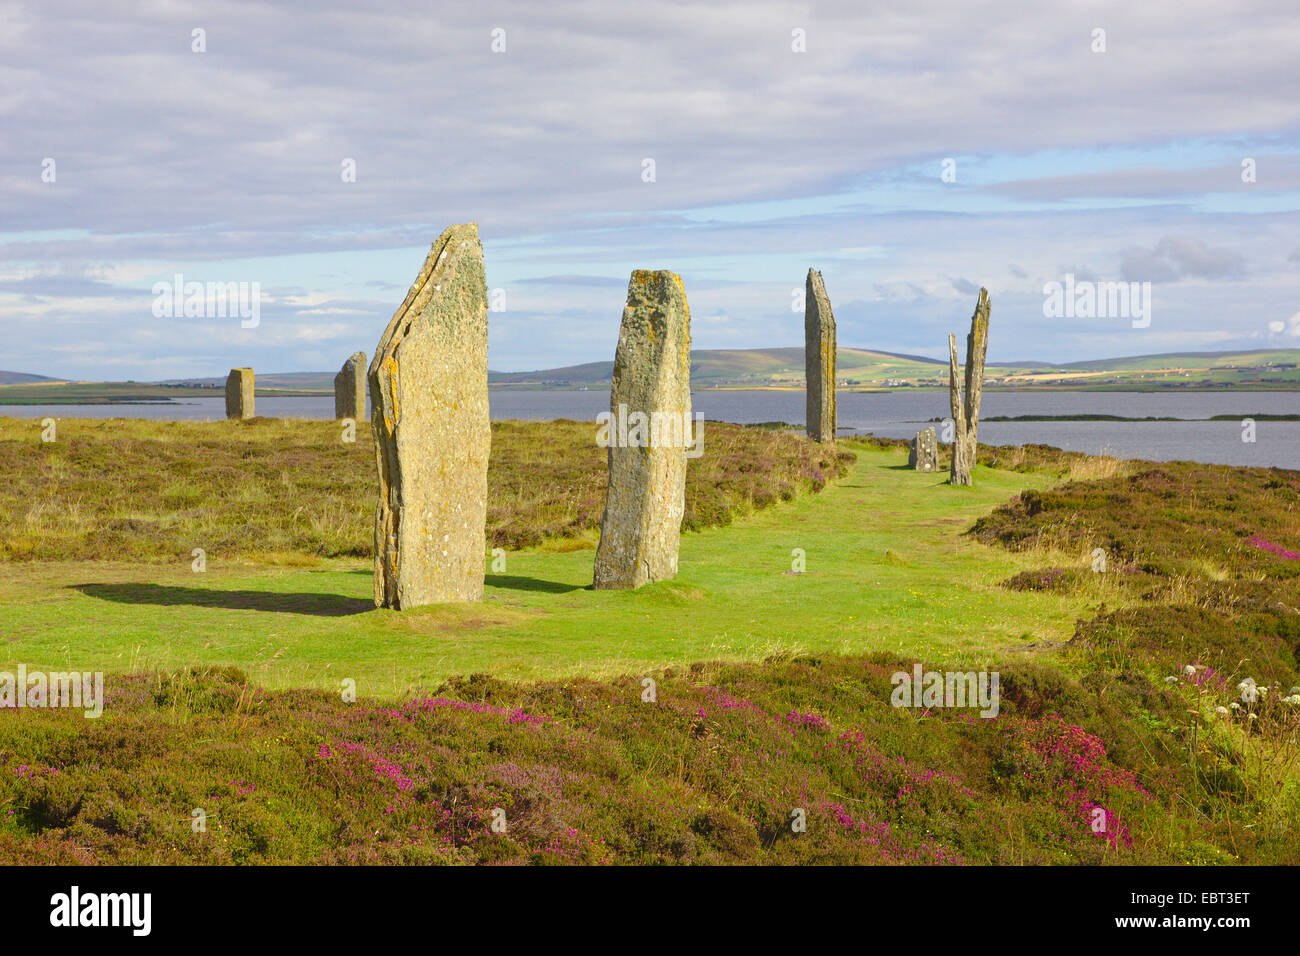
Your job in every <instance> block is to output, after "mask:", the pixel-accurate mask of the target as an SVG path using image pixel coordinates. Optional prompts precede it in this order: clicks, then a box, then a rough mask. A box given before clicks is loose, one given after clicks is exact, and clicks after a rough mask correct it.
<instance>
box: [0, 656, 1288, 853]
mask: <svg viewBox="0 0 1300 956" xmlns="http://www.w3.org/2000/svg"><path fill="white" fill-rule="evenodd" d="M910 663H911V662H910V661H908V660H905V659H903V658H899V657H895V656H893V655H889V654H884V653H876V654H871V655H867V656H839V657H832V658H822V657H808V656H796V657H784V658H772V659H769V660H767V661H765V662H763V663H762V664H740V665H728V664H722V663H712V664H696V665H693V666H691V667H686V668H681V669H671V670H667V671H661V672H656V673H654V674H653V675H647V676H652V677H653V678H654V680H655V682H656V683H655V694H654V698H655V699H654V700H653V701H647V700H646V699H644V698H645V690H644V687H643V683H642V678H641V677H640V676H639V675H638V676H636V677H627V678H622V679H617V680H609V681H590V680H572V681H564V682H536V683H531V684H519V683H510V682H503V681H500V680H496V679H494V678H491V677H488V676H484V675H475V676H472V677H467V678H461V679H457V680H455V681H451V682H448V683H447V684H445V685H442V686H440V687H437V688H432V689H431V690H430V691H429V692H428V693H426V694H422V695H419V696H416V697H412V698H411V699H408V700H404V701H393V702H385V701H376V700H370V699H366V698H361V699H359V700H356V701H355V702H352V703H348V702H346V701H345V700H343V699H342V696H341V695H340V694H337V693H333V694H331V693H326V692H321V691H302V690H299V691H266V690H263V689H260V688H257V687H256V686H254V685H252V684H251V683H249V682H248V681H247V679H246V677H245V676H244V675H243V674H241V673H240V672H238V671H237V670H234V669H230V668H226V669H205V670H195V671H189V672H184V673H178V674H171V675H158V674H134V675H112V676H110V680H109V691H108V693H109V705H108V706H107V707H106V711H105V716H104V717H103V718H101V719H99V720H85V719H83V718H82V717H81V716H80V715H77V714H68V713H60V712H51V711H47V712H42V713H36V712H30V711H28V712H16V711H8V712H0V739H3V741H4V747H3V749H0V768H2V770H0V800H3V802H4V805H5V809H6V812H5V814H4V818H3V820H2V821H0V860H3V862H5V863H15V862H30V861H32V860H38V861H47V862H55V861H77V862H86V863H90V862H95V863H108V862H112V863H182V862H201V863H277V862H294V863H315V864H337V863H346V864H362V863H404V864H425V863H497V864H517V863H537V864H557V863H559V864H564V863H581V864H628V863H635V864H645V863H739V864H745V863H769V864H783V863H809V862H817V863H843V864H862V863H883V864H900V865H963V864H986V863H1002V864H1021V863H1028V864H1040V863H1154V862H1174V863H1177V862H1196V861H1204V860H1206V859H1217V858H1220V857H1222V858H1226V856H1227V853H1228V852H1229V850H1230V851H1231V852H1232V853H1233V854H1235V855H1236V856H1237V858H1238V859H1241V860H1244V861H1261V862H1295V859H1294V850H1293V848H1292V847H1291V846H1290V839H1289V836H1287V835H1286V834H1285V833H1282V832H1280V831H1273V832H1269V831H1267V830H1263V831H1261V830H1260V829H1254V828H1252V827H1251V817H1250V806H1251V804H1250V801H1249V800H1245V801H1239V802H1238V804H1237V811H1238V813H1239V814H1240V817H1239V818H1238V819H1236V820H1234V821H1233V822H1232V824H1231V825H1228V826H1224V825H1221V824H1219V823H1217V822H1215V821H1211V820H1207V819H1206V818H1205V817H1204V816H1203V815H1201V814H1200V813H1198V812H1196V809H1195V808H1194V807H1192V806H1190V805H1189V802H1188V797H1189V787H1190V780H1189V776H1188V772H1187V768H1186V766H1185V762H1184V760H1183V758H1182V754H1181V753H1180V752H1179V751H1178V749H1177V748H1176V747H1160V746H1157V747H1156V748H1155V749H1154V750H1148V749H1147V748H1145V747H1139V746H1120V747H1118V748H1116V747H1114V746H1113V745H1111V746H1108V745H1107V743H1106V742H1105V741H1107V740H1110V739H1118V740H1134V739H1135V738H1140V737H1141V736H1143V733H1144V731H1143V724H1142V718H1139V717H1138V716H1137V714H1138V711H1136V710H1135V707H1136V706H1138V705H1140V706H1141V708H1142V712H1145V713H1148V714H1158V715H1160V716H1161V717H1162V718H1164V719H1166V720H1170V721H1177V720H1178V719H1179V713H1180V710H1181V702H1180V698H1179V696H1178V693H1177V691H1176V689H1171V688H1164V687H1160V688H1146V689H1142V688H1135V687H1131V686H1128V685H1126V684H1125V683H1124V682H1123V681H1122V680H1121V679H1119V678H1117V677H1109V678H1106V679H1105V680H1104V681H1102V682H1101V683H1098V684H1095V685H1094V686H1091V687H1086V686H1084V684H1083V683H1080V682H1076V681H1074V680H1072V679H1069V678H1060V679H1057V680H1055V681H1043V680H1042V675H1041V674H1040V673H1038V670H1039V668H1038V665H1034V664H1022V665H1012V666H1010V667H1008V668H1007V670H1006V672H1005V675H1004V679H1005V680H1006V681H1007V682H1008V683H1009V684H1010V686H1011V687H1012V688H1013V693H1012V694H1011V695H1010V696H1009V699H1008V700H1007V701H1005V702H1004V705H1003V713H1002V715H1001V716H1000V717H999V719H997V720H981V719H978V718H971V717H969V715H962V714H952V713H943V712H935V711H918V712H914V711H908V710H900V709H896V708H893V707H891V706H890V705H889V693H890V689H891V683H890V676H891V675H892V674H893V673H894V672H895V671H898V670H905V669H908V668H909V667H910ZM1062 713H1064V714H1065V716H1062ZM196 809H197V810H201V811H202V812H203V828H202V829H201V830H200V831H197V832H196V829H195V827H194V824H193V821H194V819H195V818H196V815H195V814H194V811H195V810H196ZM796 810H802V811H803V813H804V819H805V821H806V828H805V829H804V830H803V831H802V832H796V831H795V829H793V828H792V826H791V822H792V819H793V816H792V814H794V812H795V811H796ZM1096 810H1101V811H1102V812H1104V813H1105V815H1106V819H1107V826H1106V827H1105V829H1104V830H1102V831H1101V832H1097V831H1096V830H1095V829H1094V826H1093V824H1094V820H1095V814H1094V811H1096ZM494 815H499V816H500V819H501V820H502V821H503V825H502V826H501V827H500V828H499V829H494V828H493V820H494Z"/></svg>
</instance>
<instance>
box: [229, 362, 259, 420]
mask: <svg viewBox="0 0 1300 956" xmlns="http://www.w3.org/2000/svg"><path fill="white" fill-rule="evenodd" d="M253 415H254V406H253V370H252V369H251V368H232V369H231V370H230V374H229V375H228V376H226V417H227V418H240V419H243V418H252V417H253Z"/></svg>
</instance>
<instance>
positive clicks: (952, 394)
mask: <svg viewBox="0 0 1300 956" xmlns="http://www.w3.org/2000/svg"><path fill="white" fill-rule="evenodd" d="M989 309H990V306H989V293H988V290H987V289H980V294H979V299H978V300H976V303H975V314H974V315H972V316H971V320H970V332H969V333H968V334H967V335H966V375H965V382H964V387H963V382H962V381H961V378H960V366H959V365H958V364H957V337H956V336H954V335H949V336H948V405H949V407H950V408H951V409H952V421H953V440H952V463H951V465H950V466H949V468H948V483H949V484H951V485H970V484H971V483H972V479H971V468H972V467H973V466H974V465H975V455H976V451H977V449H978V443H977V435H978V432H979V424H980V401H981V400H982V398H983V395H984V355H985V353H986V352H987V351H988V347H989Z"/></svg>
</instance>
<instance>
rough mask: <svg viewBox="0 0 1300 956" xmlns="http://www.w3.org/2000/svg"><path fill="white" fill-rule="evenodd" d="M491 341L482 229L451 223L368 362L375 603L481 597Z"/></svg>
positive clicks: (398, 606) (411, 604)
mask: <svg viewBox="0 0 1300 956" xmlns="http://www.w3.org/2000/svg"><path fill="white" fill-rule="evenodd" d="M487 344H488V342H487V280H486V277H485V275H484V271H483V247H482V245H481V244H480V243H479V238H478V225H477V224H476V223H469V224H467V225H458V226H451V227H449V228H448V229H447V230H446V231H444V232H443V234H442V235H441V236H439V237H438V239H437V241H436V242H435V243H434V244H433V247H432V248H431V249H430V250H429V255H428V257H427V258H426V259H425V260H424V265H423V266H422V267H421V269H420V274H419V276H418V277H416V280H415V282H414V284H412V286H411V290H410V292H408V293H407V294H406V301H404V302H403V303H402V305H401V307H400V308H399V309H398V310H397V312H396V314H395V315H394V316H393V319H392V321H391V322H389V323H388V327H387V328H386V329H385V330H384V334H383V335H382V336H381V337H380V339H379V345H378V346H377V347H376V348H375V355H374V359H373V360H372V361H371V363H370V369H369V379H370V405H371V428H372V430H373V431H374V435H375V457H376V460H377V462H378V465H379V506H378V509H377V510H376V513H375V605H376V606H377V607H388V608H394V609H398V610H400V609H403V608H410V607H417V606H419V605H422V604H434V603H439V602H446V601H477V600H481V599H482V597H483V575H484V571H485V567H484V565H485V563H486V560H485V554H484V552H485V549H486V537H485V535H486V524H487V466H488V450H489V447H490V445H491V442H492V433H491V425H490V423H489V420H488V388H487Z"/></svg>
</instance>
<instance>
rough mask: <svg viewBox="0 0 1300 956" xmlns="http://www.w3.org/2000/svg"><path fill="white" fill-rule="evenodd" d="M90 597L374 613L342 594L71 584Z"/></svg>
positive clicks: (366, 603)
mask: <svg viewBox="0 0 1300 956" xmlns="http://www.w3.org/2000/svg"><path fill="white" fill-rule="evenodd" d="M68 586H69V587H70V588H72V589H74V590H77V591H80V592H81V593H82V594H84V595H86V596H87V597H93V598H102V599H104V600H106V601H116V602H117V603H119V604H157V605H161V606H163V607H177V606H181V605H186V606H190V607H220V608H228V609H230V610H234V611H271V612H276V613H280V614H312V615H315V616H317V617H346V616H348V615H350V614H361V613H363V612H365V611H373V610H374V609H375V602H374V600H373V599H370V598H351V597H343V596H342V595H339V594H302V593H281V592H276V591H238V590H235V591H223V590H218V589H216V588H183V587H176V586H175V585H171V584H71V585H68Z"/></svg>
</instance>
